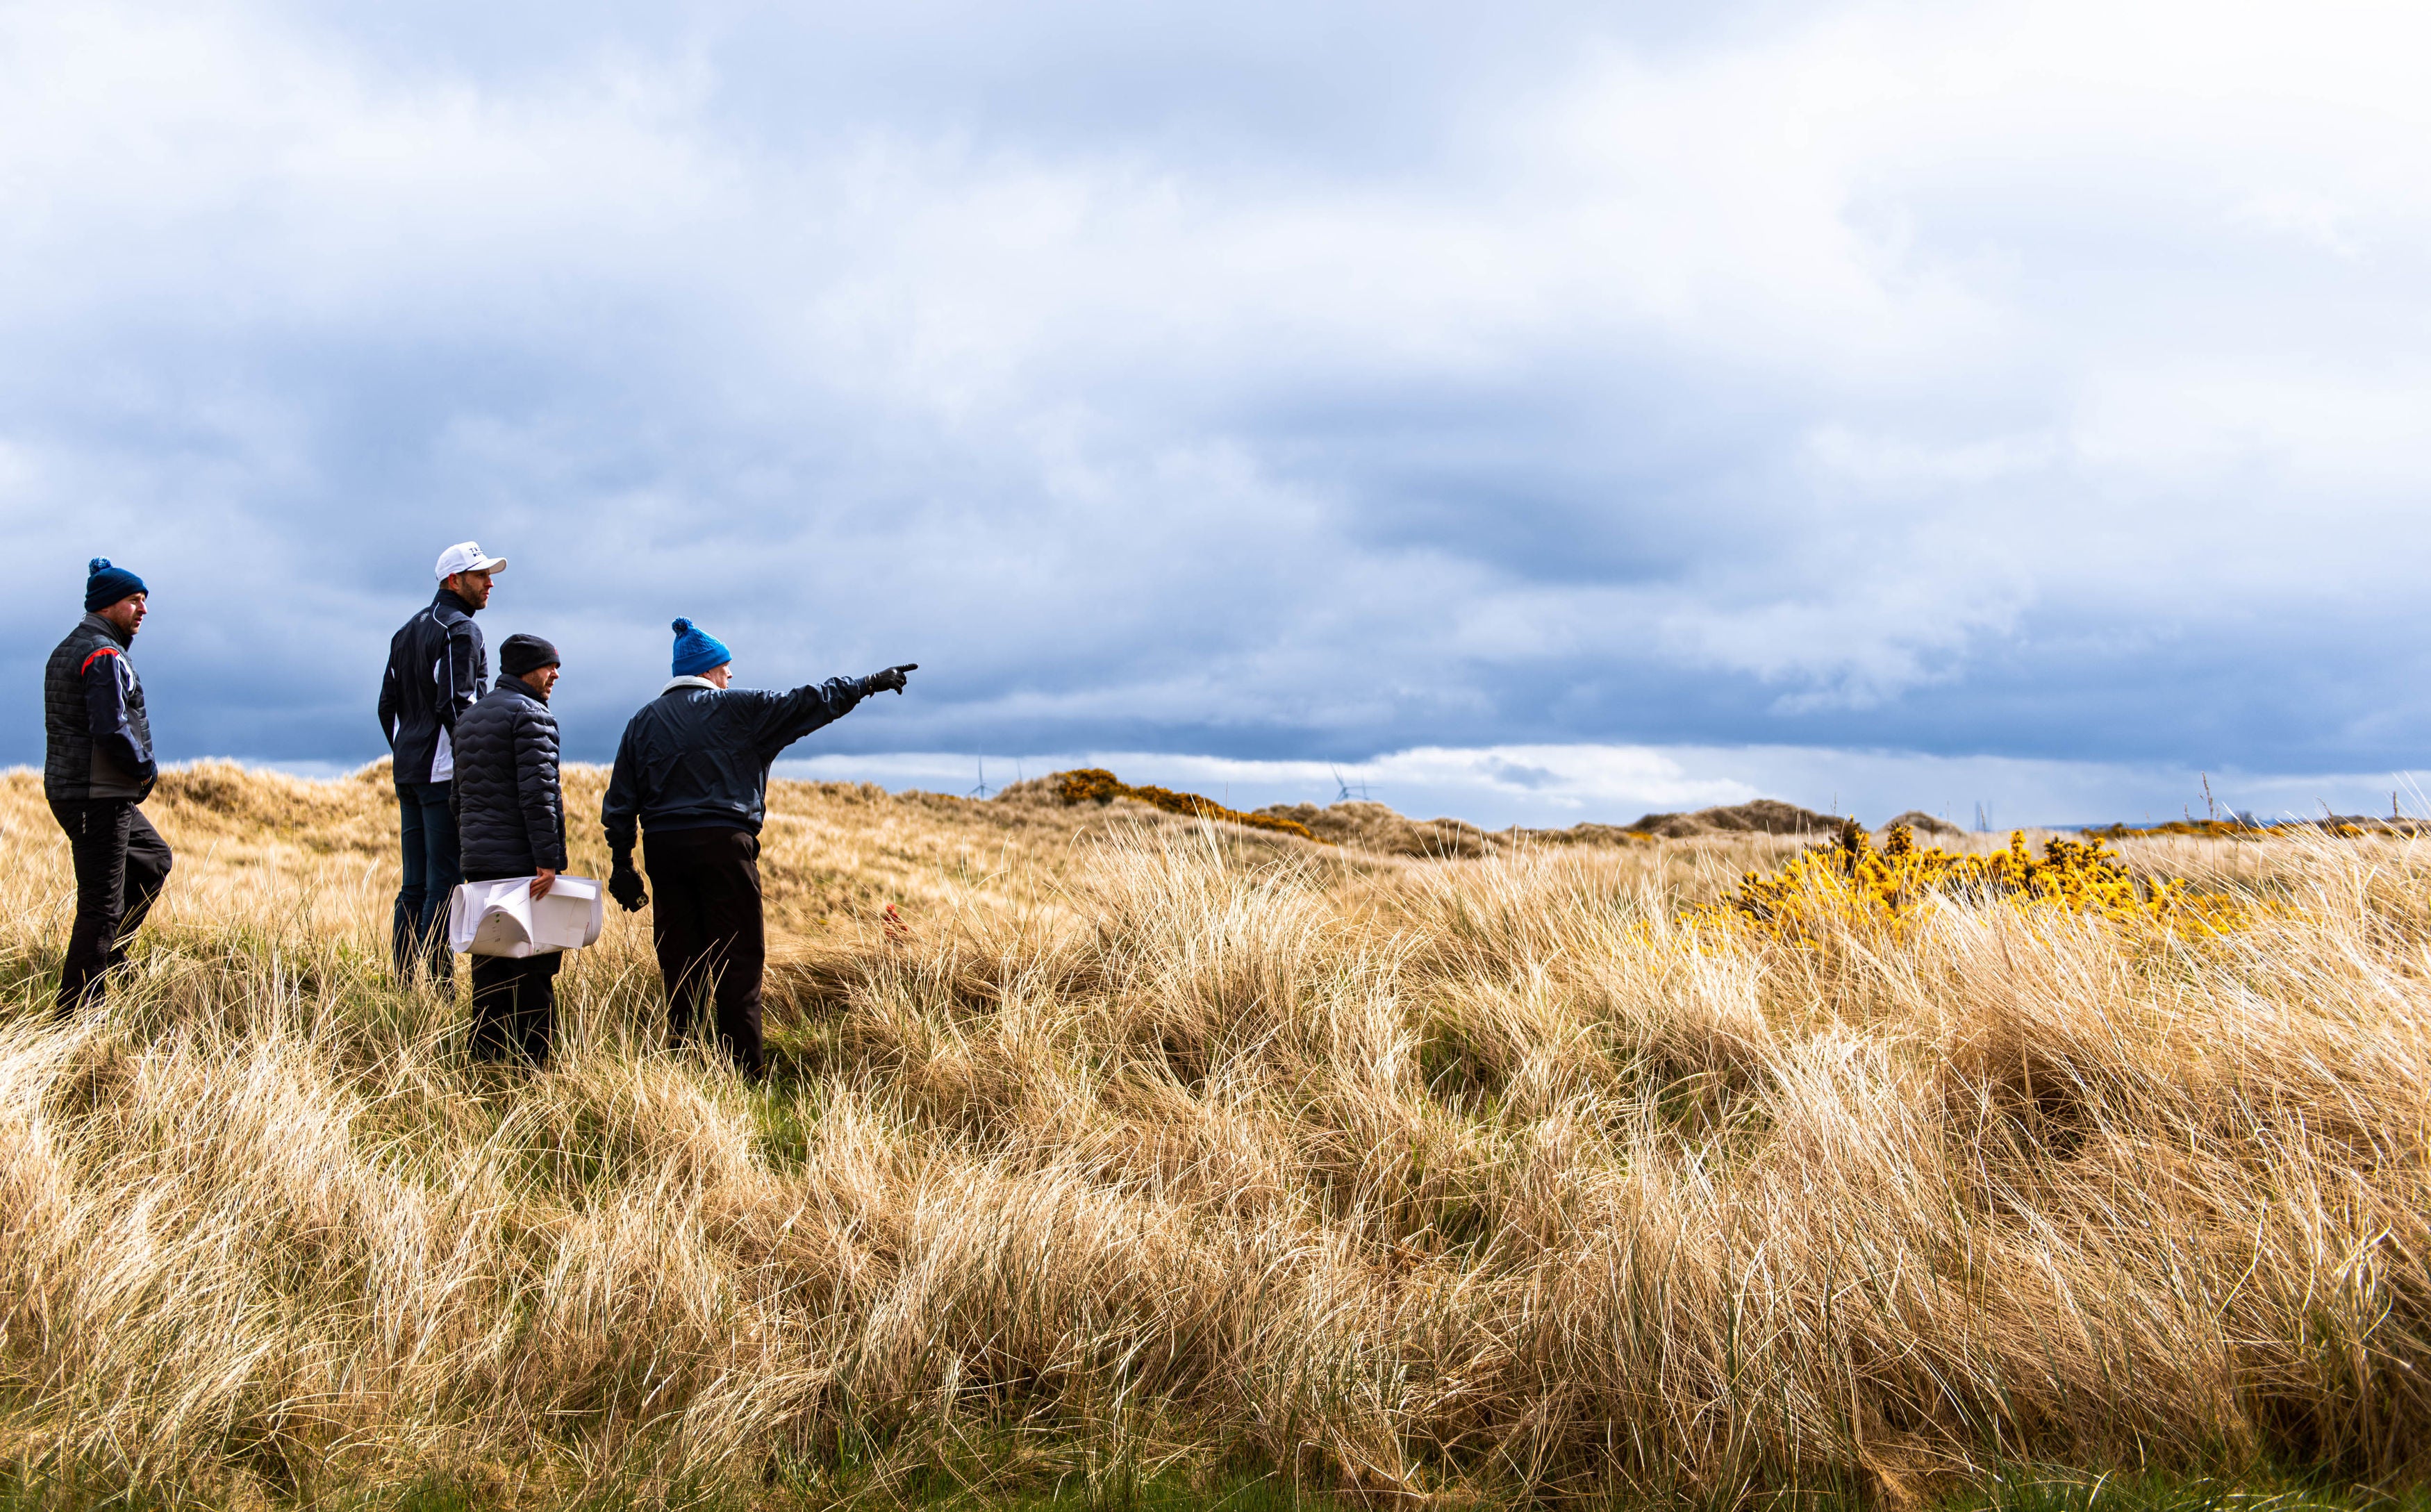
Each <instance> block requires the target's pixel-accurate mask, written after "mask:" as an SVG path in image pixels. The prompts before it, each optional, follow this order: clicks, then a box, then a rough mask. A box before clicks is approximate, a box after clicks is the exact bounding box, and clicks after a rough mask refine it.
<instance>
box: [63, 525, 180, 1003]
mask: <svg viewBox="0 0 2431 1512" xmlns="http://www.w3.org/2000/svg"><path fill="white" fill-rule="evenodd" d="M148 601H149V596H148V595H147V594H146V593H145V591H144V587H143V579H141V578H139V577H137V576H135V574H133V573H131V572H129V571H127V570H126V568H125V567H113V566H111V565H110V564H109V558H108V557H95V558H93V559H92V566H91V567H90V568H89V569H87V572H86V576H85V580H84V610H85V613H84V618H83V619H82V620H80V621H78V622H77V625H76V628H75V629H74V630H70V631H68V638H67V639H66V640H63V641H61V642H59V647H58V648H57V649H55V650H54V651H52V652H51V660H50V664H49V665H47V666H45V667H44V668H43V669H42V733H43V736H44V739H45V741H46V743H47V747H48V748H47V750H46V752H45V755H44V758H43V761H42V795H43V797H45V798H48V799H49V800H50V804H51V815H52V817H54V818H56V819H58V820H59V828H60V829H62V830H65V831H66V832H67V835H68V849H69V853H70V854H71V856H72V857H73V858H74V860H75V883H76V907H75V925H74V926H73V927H72V928H71V929H70V931H69V933H68V953H67V958H66V959H65V960H64V961H62V962H60V963H59V1016H60V1017H62V1018H64V1017H66V1016H69V1015H71V1014H73V1013H75V1011H76V1010H77V1009H78V1008H80V1007H83V1006H84V1005H85V1004H86V1003H88V1002H92V1001H95V1000H99V999H100V997H101V994H102V978H103V975H104V974H105V973H106V972H108V971H109V968H110V967H111V966H116V965H118V964H119V963H120V962H122V961H125V960H126V943H125V942H126V940H127V939H128V938H130V937H131V936H133V934H134V933H135V930H136V927H137V926H138V925H140V924H142V923H143V916H144V915H145V914H146V913H148V912H150V911H151V908H152V900H153V899H155V898H158V897H159V895H160V888H161V886H162V884H163V883H165V882H167V881H168V880H169V861H170V857H169V844H168V842H167V841H165V840H163V839H161V838H160V832H159V831H158V830H155V829H153V828H152V826H151V825H150V824H149V823H148V822H146V821H145V819H144V817H143V809H142V808H141V807H140V805H141V804H142V803H143V800H144V799H145V798H148V797H150V796H151V793H152V783H153V781H154V779H156V778H157V777H159V773H160V766H159V763H158V762H157V761H155V760H154V759H153V756H152V720H151V716H150V715H149V714H146V713H145V711H144V707H143V679H141V678H139V677H137V676H136V675H135V664H134V663H132V662H130V661H128V660H127V658H126V652H127V650H128V648H129V647H132V646H133V645H134V644H135V632H136V631H137V630H140V629H142V628H143V615H144V613H145V608H144V606H145V604H146V603H147V602H148Z"/></svg>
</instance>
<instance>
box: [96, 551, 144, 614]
mask: <svg viewBox="0 0 2431 1512" xmlns="http://www.w3.org/2000/svg"><path fill="white" fill-rule="evenodd" d="M150 591H151V590H150V589H147V588H145V587H144V586H143V579H141V578H139V577H137V576H135V574H133V573H131V572H129V571H127V570H126V568H125V567H113V566H111V565H110V564H109V558H108V557H95V558H93V559H92V565H91V566H89V567H87V568H86V569H85V580H84V607H85V609H86V611H87V612H88V613H90V612H92V611H93V610H96V609H108V608H109V606H110V605H112V604H114V603H116V602H118V601H119V600H120V599H122V598H125V597H126V596H128V595H129V594H141V593H149V592H150Z"/></svg>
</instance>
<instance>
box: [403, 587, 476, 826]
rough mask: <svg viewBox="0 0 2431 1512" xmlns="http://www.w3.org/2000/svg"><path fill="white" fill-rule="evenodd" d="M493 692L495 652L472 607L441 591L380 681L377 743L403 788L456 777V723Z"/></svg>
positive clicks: (416, 619)
mask: <svg viewBox="0 0 2431 1512" xmlns="http://www.w3.org/2000/svg"><path fill="white" fill-rule="evenodd" d="M489 685H490V652H489V648H488V647H484V646H483V645H482V644H481V627H479V626H478V625H476V624H474V623H473V606H472V605H470V604H468V603H466V602H464V600H462V599H461V598H459V597H457V596H456V595H455V594H454V593H453V592H452V591H451V590H449V589H445V588H442V589H440V590H439V596H437V597H435V598H433V599H431V600H430V603H429V605H428V607H427V608H425V609H424V610H422V611H421V612H420V613H417V614H415V615H414V616H413V617H412V618H411V619H409V620H407V621H406V622H405V625H404V628H403V629H401V630H398V631H397V632H396V634H395V635H394V637H393V638H392V639H391V640H390V641H389V643H388V675H387V676H386V677H385V678H383V679H381V680H380V697H379V722H380V737H381V738H382V739H384V740H386V741H387V742H388V748H389V750H390V752H391V753H392V754H393V755H394V757H395V758H396V762H395V766H396V774H395V775H396V781H399V782H444V781H447V780H448V779H450V778H452V777H453V776H455V774H456V747H455V737H456V719H457V716H458V715H460V714H462V713H463V712H464V711H465V710H467V709H470V708H471V707H473V704H474V702H475V701H476V700H477V699H478V698H479V697H481V695H482V693H483V692H484V691H485V690H487V688H488V687H489Z"/></svg>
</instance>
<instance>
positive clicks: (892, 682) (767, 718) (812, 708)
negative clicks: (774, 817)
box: [759, 662, 920, 759]
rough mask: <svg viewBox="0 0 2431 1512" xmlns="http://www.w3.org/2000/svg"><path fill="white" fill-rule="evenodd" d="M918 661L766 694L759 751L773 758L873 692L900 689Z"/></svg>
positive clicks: (917, 664)
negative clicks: (767, 696) (867, 674)
mask: <svg viewBox="0 0 2431 1512" xmlns="http://www.w3.org/2000/svg"><path fill="white" fill-rule="evenodd" d="M919 665H920V664H919V663H917V662H905V663H902V664H899V665H897V666H890V667H888V668H887V669H886V670H885V671H883V672H873V673H871V674H870V675H869V676H867V677H865V678H830V679H828V680H826V681H825V682H819V683H813V684H810V685H808V686H805V687H799V688H796V689H795V690H794V691H793V692H791V693H783V694H775V695H771V696H769V699H768V704H767V707H766V709H765V710H764V711H763V714H762V715H761V721H760V731H759V745H760V749H761V753H762V754H763V755H764V756H767V757H770V758H772V759H773V758H774V757H775V756H776V754H777V753H778V752H779V751H780V750H782V749H784V748H786V747H788V746H790V745H792V744H793V743H794V742H796V741H797V740H799V739H801V738H802V737H803V736H804V735H807V734H809V733H810V732H811V731H813V730H816V729H818V728H819V727H820V726H822V725H828V724H832V723H834V722H835V721H836V720H839V719H841V718H843V717H844V716H845V715H846V714H850V713H852V710H853V706H854V705H855V704H858V703H859V702H861V700H862V699H863V698H866V697H869V696H870V695H871V694H873V693H882V692H886V691H889V690H892V691H894V692H896V693H901V692H902V691H903V684H904V677H903V674H904V673H906V672H911V671H915V670H917V669H918V667H919Z"/></svg>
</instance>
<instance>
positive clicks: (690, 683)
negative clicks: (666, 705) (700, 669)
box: [659, 678, 719, 695]
mask: <svg viewBox="0 0 2431 1512" xmlns="http://www.w3.org/2000/svg"><path fill="white" fill-rule="evenodd" d="M678 688H707V689H708V690H709V691H710V692H712V693H715V692H717V691H719V689H718V686H717V684H716V683H714V682H712V681H711V680H709V679H707V678H669V679H667V685H666V686H665V687H663V688H661V689H660V690H659V692H660V693H661V694H662V695H663V694H669V693H673V692H675V691H676V689H678Z"/></svg>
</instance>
